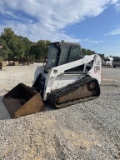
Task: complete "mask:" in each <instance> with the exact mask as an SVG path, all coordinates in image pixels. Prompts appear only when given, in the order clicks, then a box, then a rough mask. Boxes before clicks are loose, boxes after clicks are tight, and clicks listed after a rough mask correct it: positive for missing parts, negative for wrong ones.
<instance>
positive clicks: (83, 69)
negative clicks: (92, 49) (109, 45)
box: [3, 42, 101, 118]
mask: <svg viewBox="0 0 120 160" xmlns="http://www.w3.org/2000/svg"><path fill="white" fill-rule="evenodd" d="M100 84H101V58H100V57H99V55H97V54H94V55H89V56H88V55H86V56H82V52H81V47H80V45H79V44H75V43H66V42H54V43H51V44H50V45H49V51H48V56H47V61H46V63H45V65H44V66H43V71H42V72H41V73H40V74H39V75H38V76H37V77H36V79H35V81H34V83H33V86H32V87H28V86H26V85H24V84H18V85H17V86H16V87H15V88H13V89H12V90H11V91H9V92H8V93H7V94H6V95H5V96H4V97H3V102H4V103H5V105H6V107H7V109H8V111H9V113H10V115H11V117H12V118H17V117H20V116H24V115H28V114H32V113H36V112H39V111H43V110H44V109H45V107H44V101H47V102H49V103H50V104H51V106H54V107H56V108H63V107H66V106H69V105H72V104H75V103H78V102H83V101H87V100H90V99H94V98H96V97H98V96H99V95H100Z"/></svg>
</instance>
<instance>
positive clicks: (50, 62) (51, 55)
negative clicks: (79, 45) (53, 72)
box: [46, 44, 59, 69]
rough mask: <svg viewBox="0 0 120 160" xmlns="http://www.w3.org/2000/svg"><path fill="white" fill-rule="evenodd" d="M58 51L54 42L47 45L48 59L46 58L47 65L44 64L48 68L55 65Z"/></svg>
mask: <svg viewBox="0 0 120 160" xmlns="http://www.w3.org/2000/svg"><path fill="white" fill-rule="evenodd" d="M58 52H59V50H58V48H57V47H56V46H55V45H54V44H52V45H50V46H49V50H48V59H47V65H46V67H47V68H48V69H49V68H51V67H54V66H56V60H57V55H58Z"/></svg>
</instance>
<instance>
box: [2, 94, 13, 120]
mask: <svg viewBox="0 0 120 160" xmlns="http://www.w3.org/2000/svg"><path fill="white" fill-rule="evenodd" d="M2 99H3V96H0V120H6V119H11V116H10V114H9V112H8V110H7V108H6V107H5V105H4V103H3V101H2Z"/></svg>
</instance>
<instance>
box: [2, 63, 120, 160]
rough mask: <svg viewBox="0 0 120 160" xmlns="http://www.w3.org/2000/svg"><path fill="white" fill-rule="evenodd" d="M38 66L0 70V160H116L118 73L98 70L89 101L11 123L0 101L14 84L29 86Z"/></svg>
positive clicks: (119, 113) (118, 143) (118, 151)
mask: <svg viewBox="0 0 120 160" xmlns="http://www.w3.org/2000/svg"><path fill="white" fill-rule="evenodd" d="M40 66H41V64H38V63H35V64H32V65H29V66H16V67H15V66H10V67H4V68H3V70H2V71H0V84H1V88H0V96H1V97H0V127H1V130H0V142H1V143H0V160H10V159H12V160H14V159H15V160H33V159H35V160H116V159H118V160H120V69H119V68H103V69H102V85H101V95H100V97H99V98H97V99H95V100H91V101H88V102H83V103H78V104H76V105H72V106H70V107H67V108H63V109H58V110H49V111H44V112H40V113H36V114H32V115H28V116H24V117H20V118H18V119H11V118H10V116H9V114H8V112H7V110H6V108H5V106H4V105H3V103H2V96H3V95H4V94H5V93H6V92H8V90H10V89H11V88H13V87H14V86H15V85H17V84H18V83H21V82H23V83H25V84H26V85H29V86H31V85H32V82H33V81H34V76H35V75H34V73H36V74H38V72H39V70H40Z"/></svg>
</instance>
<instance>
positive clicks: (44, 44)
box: [0, 28, 104, 61]
mask: <svg viewBox="0 0 120 160" xmlns="http://www.w3.org/2000/svg"><path fill="white" fill-rule="evenodd" d="M62 42H64V40H62ZM1 43H2V49H0V57H1V59H10V60H14V59H16V60H17V59H31V60H35V61H43V59H44V57H46V56H47V52H48V44H49V43H50V41H48V40H39V41H38V42H36V43H35V42H31V41H30V40H29V39H28V38H26V37H22V36H18V35H16V34H15V33H14V31H12V29H11V28H5V29H4V31H3V33H2V34H1V36H0V44H1ZM82 54H83V55H92V54H95V52H94V51H91V50H89V49H84V48H82ZM99 55H100V56H101V58H103V57H104V54H99Z"/></svg>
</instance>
